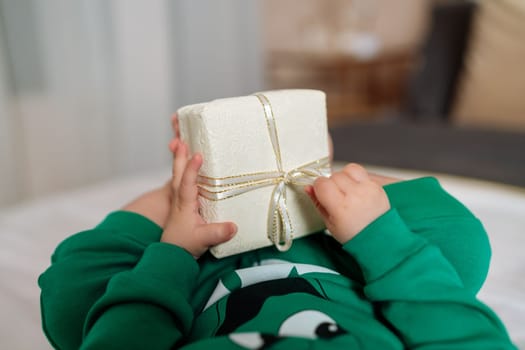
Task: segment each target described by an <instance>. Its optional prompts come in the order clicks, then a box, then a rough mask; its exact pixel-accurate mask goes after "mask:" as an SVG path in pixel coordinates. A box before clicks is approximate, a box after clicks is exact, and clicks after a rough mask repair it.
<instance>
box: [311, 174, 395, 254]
mask: <svg viewBox="0 0 525 350" xmlns="http://www.w3.org/2000/svg"><path fill="white" fill-rule="evenodd" d="M305 190H306V192H307V193H308V195H310V197H311V198H312V200H313V201H314V203H315V204H316V206H317V208H318V210H319V212H320V213H321V215H322V217H323V219H324V221H325V224H326V227H327V228H328V230H330V232H331V233H332V235H333V236H334V238H335V239H337V240H338V241H339V242H340V243H341V244H344V243H346V242H348V241H349V240H351V239H352V238H354V237H355V236H356V235H357V234H358V233H359V232H361V231H362V230H363V229H364V228H365V227H366V226H368V225H369V224H370V223H372V221H374V220H375V219H377V218H378V217H379V216H381V215H382V214H384V213H386V212H387V211H388V210H389V209H390V202H389V201H388V197H387V195H386V193H385V191H384V190H383V188H382V187H381V186H380V185H379V184H377V183H376V182H374V181H373V180H372V179H371V178H370V176H369V175H368V173H367V172H366V170H365V169H364V168H363V167H362V166H360V165H358V164H348V165H347V166H345V167H344V168H343V170H342V171H338V172H335V173H333V174H332V176H330V177H329V178H326V177H320V178H318V179H317V180H316V181H315V182H314V184H313V186H310V187H306V188H305Z"/></svg>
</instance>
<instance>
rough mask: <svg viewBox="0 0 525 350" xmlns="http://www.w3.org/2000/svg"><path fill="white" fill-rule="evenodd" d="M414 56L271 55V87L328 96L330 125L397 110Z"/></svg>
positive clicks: (268, 71)
mask: <svg viewBox="0 0 525 350" xmlns="http://www.w3.org/2000/svg"><path fill="white" fill-rule="evenodd" d="M414 57H415V55H414V54H413V53H412V52H392V53H383V54H380V55H378V56H377V57H375V58H371V59H367V60H364V59H358V58H356V57H354V56H351V55H347V54H330V53H322V52H307V51H295V52H293V51H272V52H269V54H268V56H267V61H266V82H267V85H268V87H269V88H271V89H284V88H312V89H320V90H323V91H325V92H326V94H327V105H328V122H329V125H330V126H334V125H338V124H342V123H345V122H348V121H350V120H355V119H370V118H374V117H376V116H378V115H380V114H382V113H385V112H387V111H391V110H398V109H399V108H400V106H401V105H402V103H403V101H404V98H405V91H406V86H407V82H408V78H409V75H410V73H411V71H412V69H413V66H414V61H415V58H414Z"/></svg>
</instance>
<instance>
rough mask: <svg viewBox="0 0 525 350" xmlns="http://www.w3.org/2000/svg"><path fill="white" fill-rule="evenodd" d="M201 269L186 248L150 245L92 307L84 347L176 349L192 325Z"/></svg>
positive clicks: (114, 280) (87, 322) (116, 276)
mask: <svg viewBox="0 0 525 350" xmlns="http://www.w3.org/2000/svg"><path fill="white" fill-rule="evenodd" d="M198 272H199V267H198V264H197V262H196V261H195V259H194V258H193V257H192V256H191V255H190V254H189V253H188V252H186V251H185V250H184V249H182V248H179V247H176V246H174V245H170V244H167V243H154V244H152V245H150V246H149V247H148V248H146V251H145V252H144V256H143V257H142V259H141V260H140V262H139V263H138V264H137V266H136V267H135V268H134V269H132V270H129V271H124V272H121V273H119V274H117V275H115V276H114V277H113V278H112V279H111V281H110V282H109V284H108V287H107V290H106V292H105V294H104V295H103V296H102V297H101V298H100V299H99V300H98V301H97V303H96V304H95V305H94V306H93V308H92V309H91V310H90V311H89V314H88V317H87V321H86V326H85V338H84V341H83V343H82V346H81V348H80V349H82V350H87V349H105V350H107V349H128V350H132V349H172V348H173V347H174V345H176V344H177V343H180V342H181V341H182V340H183V337H184V335H185V334H188V333H189V331H190V329H191V326H192V323H193V309H192V307H191V305H190V303H189V299H190V296H191V293H192V292H193V289H194V288H195V285H196V280H197V278H196V277H197V275H198Z"/></svg>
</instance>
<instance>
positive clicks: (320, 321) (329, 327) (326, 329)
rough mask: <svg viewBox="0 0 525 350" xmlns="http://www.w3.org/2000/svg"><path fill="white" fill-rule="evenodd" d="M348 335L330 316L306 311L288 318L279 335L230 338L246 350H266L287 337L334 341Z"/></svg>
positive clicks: (234, 335) (243, 335)
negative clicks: (333, 339) (338, 337)
mask: <svg viewBox="0 0 525 350" xmlns="http://www.w3.org/2000/svg"><path fill="white" fill-rule="evenodd" d="M347 333H348V332H347V331H346V330H344V329H342V328H341V327H339V325H338V324H337V323H336V322H335V321H334V320H333V319H332V318H331V317H330V316H328V315H326V314H324V313H322V312H320V311H317V310H305V311H300V312H298V313H296V314H293V315H292V316H290V317H288V318H287V319H286V320H285V321H284V322H283V323H282V324H281V327H280V328H279V334H278V335H272V334H263V333H259V332H249V333H232V334H230V335H229V338H230V340H231V341H232V342H233V343H235V344H237V345H239V346H242V347H244V348H245V349H252V350H255V349H256V350H264V349H267V348H268V347H270V346H272V345H273V344H275V343H277V342H279V341H282V340H283V339H285V338H287V337H297V338H306V339H312V340H315V339H332V338H335V337H337V336H339V335H343V334H347Z"/></svg>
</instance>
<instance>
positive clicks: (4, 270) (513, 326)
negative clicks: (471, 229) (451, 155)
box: [0, 167, 525, 350]
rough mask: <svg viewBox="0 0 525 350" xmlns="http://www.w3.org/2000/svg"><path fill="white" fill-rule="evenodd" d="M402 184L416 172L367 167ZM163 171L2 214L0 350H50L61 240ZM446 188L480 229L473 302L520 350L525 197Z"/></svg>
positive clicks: (455, 184) (484, 185)
mask: <svg viewBox="0 0 525 350" xmlns="http://www.w3.org/2000/svg"><path fill="white" fill-rule="evenodd" d="M371 170H373V171H375V172H378V173H383V174H387V175H393V176H399V177H402V178H407V179H408V178H414V177H418V176H421V175H426V174H422V173H420V172H417V171H411V170H401V169H395V168H378V167H371ZM169 173H170V171H169V169H165V170H162V171H156V172H152V173H148V174H142V175H136V176H131V177H127V178H120V179H116V180H112V181H107V182H104V183H100V184H97V185H93V186H89V187H85V188H81V189H78V190H74V191H70V192H67V193H62V194H57V195H53V196H50V197H47V198H42V199H38V200H35V201H31V202H27V203H23V204H20V205H17V206H14V207H10V208H8V209H4V210H2V211H0V249H1V252H0V277H1V280H0V281H1V282H0V310H2V314H1V315H2V316H1V318H0V348H2V349H35V350H36V349H50V348H51V347H50V346H49V345H48V343H47V341H46V339H45V337H44V335H43V333H42V331H41V326H40V314H39V289H38V287H37V282H36V280H37V278H38V275H39V274H40V273H41V272H42V271H43V270H44V269H45V268H46V267H47V266H48V265H49V257H50V255H51V253H52V251H53V250H54V248H55V247H56V245H57V244H58V243H59V242H60V241H61V240H63V239H64V238H65V237H66V236H68V235H70V234H72V233H75V232H77V231H80V230H83V229H85V228H90V227H92V226H93V225H95V224H97V223H98V222H99V221H100V220H101V219H102V218H103V217H104V215H105V214H106V213H108V212H109V211H111V210H114V209H116V208H119V207H120V206H122V205H123V204H124V203H125V202H127V201H129V200H131V199H132V198H133V197H135V196H136V195H138V194H139V193H141V192H142V191H145V190H147V189H150V188H153V187H155V186H157V185H158V184H160V183H162V182H163V181H164V180H165V179H166V177H167V176H168V175H169ZM434 175H435V176H437V177H438V178H439V179H440V180H441V182H442V184H443V185H444V187H445V188H446V189H448V190H449V192H451V193H452V194H453V195H455V196H456V197H457V198H459V199H460V200H462V201H463V202H464V203H465V204H466V205H467V206H468V207H469V208H471V210H472V211H473V212H474V213H475V214H476V215H477V216H478V217H479V218H480V219H481V220H482V221H483V222H484V224H485V227H486V229H487V231H488V232H489V235H490V239H491V243H492V247H493V259H492V265H491V268H490V271H489V276H488V279H487V282H486V284H485V286H484V287H483V289H482V290H481V292H480V293H479V298H480V299H481V300H483V301H484V302H486V303H487V304H488V305H490V306H491V307H492V308H493V309H494V310H496V312H497V313H498V314H499V315H500V317H501V318H502V320H503V321H504V322H505V324H506V325H507V328H508V330H509V333H510V334H511V337H512V338H513V340H514V341H515V343H516V344H517V345H518V346H519V347H520V348H522V349H525V327H523V323H524V321H525V280H524V279H523V276H525V255H524V254H522V252H521V250H522V248H523V247H525V234H524V233H525V215H524V214H525V189H523V188H519V187H512V186H506V185H501V184H497V183H492V182H485V181H479V180H473V179H470V178H463V177H455V176H450V175H443V174H434Z"/></svg>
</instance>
